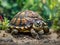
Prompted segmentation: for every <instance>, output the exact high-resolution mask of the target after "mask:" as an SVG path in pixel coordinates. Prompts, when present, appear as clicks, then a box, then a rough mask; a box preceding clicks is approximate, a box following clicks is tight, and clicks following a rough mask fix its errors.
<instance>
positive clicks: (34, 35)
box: [30, 29, 40, 39]
mask: <svg viewBox="0 0 60 45" xmlns="http://www.w3.org/2000/svg"><path fill="white" fill-rule="evenodd" d="M30 32H31V34H32V37H33V38H35V39H40V38H39V35H38V33H37V32H36V31H35V30H34V29H31V31H30Z"/></svg>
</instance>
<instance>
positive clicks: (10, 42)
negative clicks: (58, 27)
mask: <svg viewBox="0 0 60 45" xmlns="http://www.w3.org/2000/svg"><path fill="white" fill-rule="evenodd" d="M0 45H60V37H59V35H58V34H57V33H55V32H53V31H51V33H50V34H41V36H40V39H39V40H38V39H34V38H32V37H31V36H30V35H27V34H25V35H24V34H18V35H11V34H10V33H6V32H5V31H4V30H3V31H2V30H0Z"/></svg>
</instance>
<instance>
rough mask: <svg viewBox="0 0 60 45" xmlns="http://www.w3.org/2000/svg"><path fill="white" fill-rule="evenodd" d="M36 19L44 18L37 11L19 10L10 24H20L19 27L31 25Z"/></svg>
mask: <svg viewBox="0 0 60 45" xmlns="http://www.w3.org/2000/svg"><path fill="white" fill-rule="evenodd" d="M35 19H40V20H43V18H42V17H41V16H39V14H37V13H36V12H33V11H30V10H26V11H22V12H18V13H17V14H16V15H15V16H14V18H13V19H12V20H11V22H10V25H11V26H16V27H17V26H18V27H23V28H24V27H26V28H28V27H31V26H32V24H33V22H34V20H35Z"/></svg>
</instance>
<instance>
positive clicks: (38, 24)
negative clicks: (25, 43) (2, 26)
mask: <svg viewBox="0 0 60 45" xmlns="http://www.w3.org/2000/svg"><path fill="white" fill-rule="evenodd" d="M41 30H43V32H44V33H48V32H49V27H48V25H47V23H46V22H44V19H43V18H42V17H41V16H40V15H39V14H38V13H36V12H34V11H31V10H26V11H21V12H18V13H17V14H16V15H15V16H14V18H13V19H12V20H11V22H10V24H9V32H11V34H17V33H18V32H30V33H31V34H32V37H34V38H39V32H40V31H41Z"/></svg>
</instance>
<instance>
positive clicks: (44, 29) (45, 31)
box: [43, 26, 49, 34]
mask: <svg viewBox="0 0 60 45" xmlns="http://www.w3.org/2000/svg"><path fill="white" fill-rule="evenodd" d="M43 31H44V33H45V34H46V33H49V27H48V26H44V27H43Z"/></svg>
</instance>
